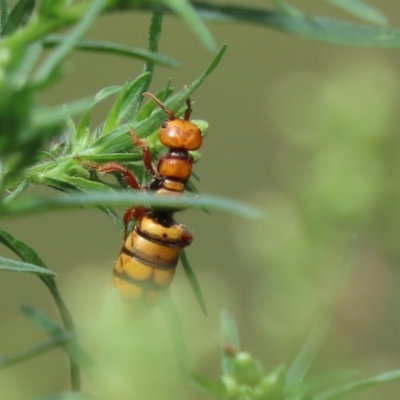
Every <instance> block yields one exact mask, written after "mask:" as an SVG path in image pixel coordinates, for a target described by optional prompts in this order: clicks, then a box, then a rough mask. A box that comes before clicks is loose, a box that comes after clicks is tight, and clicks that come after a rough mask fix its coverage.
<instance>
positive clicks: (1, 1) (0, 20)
mask: <svg viewBox="0 0 400 400" xmlns="http://www.w3.org/2000/svg"><path fill="white" fill-rule="evenodd" d="M8 1H9V0H0V32H2V31H3V27H4V26H5V24H6V22H7V19H8V14H9V12H10V6H9V5H8Z"/></svg>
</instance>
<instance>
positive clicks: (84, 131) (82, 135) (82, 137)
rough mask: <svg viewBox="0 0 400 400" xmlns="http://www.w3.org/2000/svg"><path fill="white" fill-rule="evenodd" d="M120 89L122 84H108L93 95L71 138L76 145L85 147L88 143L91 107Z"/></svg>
mask: <svg viewBox="0 0 400 400" xmlns="http://www.w3.org/2000/svg"><path fill="white" fill-rule="evenodd" d="M121 89H122V86H110V87H106V88H104V89H102V90H100V91H99V92H98V93H96V95H95V96H94V98H93V100H92V102H91V104H90V106H89V107H88V109H87V110H86V111H85V114H83V116H82V119H81V121H80V122H79V125H78V127H77V129H76V137H75V138H73V141H74V142H75V143H76V145H77V146H82V148H85V147H86V145H87V144H88V143H90V137H89V134H90V131H89V123H90V114H91V112H92V110H93V108H94V107H95V106H96V105H97V104H98V103H100V102H101V101H103V100H105V99H106V98H107V97H109V96H112V95H114V94H116V93H119V92H120V91H121Z"/></svg>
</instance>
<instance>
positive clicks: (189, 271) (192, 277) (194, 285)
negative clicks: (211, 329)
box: [179, 250, 208, 316]
mask: <svg viewBox="0 0 400 400" xmlns="http://www.w3.org/2000/svg"><path fill="white" fill-rule="evenodd" d="M179 258H180V260H181V263H182V265H183V269H184V270H185V273H186V276H187V278H188V280H189V282H190V286H191V287H192V289H193V292H194V294H195V296H196V299H197V302H198V303H199V305H200V308H201V309H202V311H203V313H204V315H205V316H207V315H208V314H207V306H206V302H205V301H204V297H203V293H202V292H201V287H200V284H199V281H198V280H197V278H196V275H195V273H194V271H193V269H192V267H191V266H190V263H189V259H188V258H187V255H186V251H185V250H182V251H181V254H180V255H179Z"/></svg>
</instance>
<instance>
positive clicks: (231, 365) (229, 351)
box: [221, 310, 240, 376]
mask: <svg viewBox="0 0 400 400" xmlns="http://www.w3.org/2000/svg"><path fill="white" fill-rule="evenodd" d="M221 345H222V359H221V361H222V373H223V374H224V375H229V376H233V375H234V374H235V354H236V353H237V352H239V351H240V337H239V330H238V328H237V325H236V321H235V320H234V318H233V317H232V315H231V314H230V313H229V312H228V311H226V310H222V311H221Z"/></svg>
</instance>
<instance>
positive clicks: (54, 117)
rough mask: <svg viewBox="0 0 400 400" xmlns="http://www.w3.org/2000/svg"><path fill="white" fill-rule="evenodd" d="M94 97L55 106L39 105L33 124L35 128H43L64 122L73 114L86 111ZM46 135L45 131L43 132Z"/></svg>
mask: <svg viewBox="0 0 400 400" xmlns="http://www.w3.org/2000/svg"><path fill="white" fill-rule="evenodd" d="M91 101H92V99H91V98H86V99H80V100H75V101H71V102H70V103H68V104H63V105H61V106H55V107H37V108H36V109H35V110H34V112H33V117H32V126H33V128H34V129H38V130H40V129H42V128H44V127H49V126H52V125H58V124H62V123H64V122H65V121H66V120H67V119H68V118H69V117H70V116H71V115H74V114H79V113H81V112H83V111H85V110H86V109H87V108H88V107H89V105H90V103H91ZM43 136H45V133H43Z"/></svg>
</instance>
